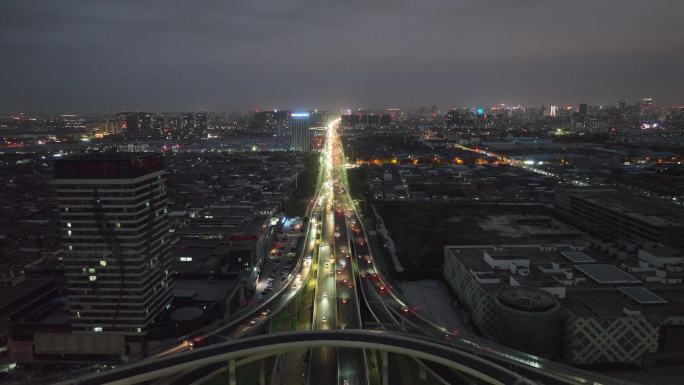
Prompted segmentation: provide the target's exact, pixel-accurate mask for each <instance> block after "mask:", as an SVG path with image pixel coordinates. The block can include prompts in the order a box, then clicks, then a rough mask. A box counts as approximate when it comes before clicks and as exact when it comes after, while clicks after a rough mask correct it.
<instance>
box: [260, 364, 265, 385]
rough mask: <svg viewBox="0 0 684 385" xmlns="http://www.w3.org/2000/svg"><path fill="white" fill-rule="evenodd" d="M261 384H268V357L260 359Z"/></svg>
mask: <svg viewBox="0 0 684 385" xmlns="http://www.w3.org/2000/svg"><path fill="white" fill-rule="evenodd" d="M259 385H266V359H265V358H262V359H261V360H259Z"/></svg>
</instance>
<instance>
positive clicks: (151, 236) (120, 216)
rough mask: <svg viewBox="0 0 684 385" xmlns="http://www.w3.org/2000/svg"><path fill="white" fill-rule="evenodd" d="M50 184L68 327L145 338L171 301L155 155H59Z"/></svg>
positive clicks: (160, 161)
mask: <svg viewBox="0 0 684 385" xmlns="http://www.w3.org/2000/svg"><path fill="white" fill-rule="evenodd" d="M54 182H55V185H56V188H57V200H58V206H59V214H60V228H61V232H62V243H63V248H64V265H65V268H66V282H67V285H66V286H67V294H68V298H69V304H70V323H71V326H72V328H73V329H74V330H75V331H90V332H117V333H122V334H124V336H125V339H126V341H127V343H128V342H140V341H144V339H145V335H146V334H147V333H148V331H149V329H150V327H151V325H152V322H153V321H154V320H155V318H156V317H157V316H158V315H159V314H160V312H161V311H162V310H163V309H164V308H165V307H167V306H169V305H170V303H171V300H172V279H171V276H170V275H169V269H170V266H171V260H170V255H169V246H170V245H169V243H170V242H169V240H168V237H169V225H168V220H167V211H166V210H167V209H166V203H167V200H166V188H165V185H164V168H163V158H162V156H161V154H152V153H95V154H85V155H77V156H74V157H67V158H62V159H59V160H57V161H55V181H54Z"/></svg>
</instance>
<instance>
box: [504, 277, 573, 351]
mask: <svg viewBox="0 0 684 385" xmlns="http://www.w3.org/2000/svg"><path fill="white" fill-rule="evenodd" d="M493 310H494V330H495V332H496V337H497V340H498V341H499V342H500V343H502V344H504V345H506V346H510V347H512V348H514V349H518V350H522V351H524V352H527V353H531V354H535V355H540V356H546V357H553V356H555V355H556V354H557V353H558V352H559V347H560V346H559V345H560V343H559V342H560V336H561V323H560V303H559V302H558V300H557V299H556V297H555V296H554V295H553V294H551V293H549V292H546V291H544V290H541V289H537V288H531V287H523V286H514V287H507V288H504V289H501V290H499V291H498V292H497V293H496V295H495V296H494V309H493Z"/></svg>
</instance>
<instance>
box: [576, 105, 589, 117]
mask: <svg viewBox="0 0 684 385" xmlns="http://www.w3.org/2000/svg"><path fill="white" fill-rule="evenodd" d="M588 112H589V106H587V104H586V103H582V104H580V105H579V109H578V113H579V115H580V116H587V113H588Z"/></svg>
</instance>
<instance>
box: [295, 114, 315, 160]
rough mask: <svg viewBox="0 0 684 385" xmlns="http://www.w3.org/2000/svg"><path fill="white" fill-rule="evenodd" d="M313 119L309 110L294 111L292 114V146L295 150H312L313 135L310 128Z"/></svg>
mask: <svg viewBox="0 0 684 385" xmlns="http://www.w3.org/2000/svg"><path fill="white" fill-rule="evenodd" d="M310 127H311V121H310V119H309V113H308V112H293V113H291V114H290V134H291V147H292V149H294V150H295V151H302V152H309V151H311V137H310V135H311V134H310V132H309V128H310Z"/></svg>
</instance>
